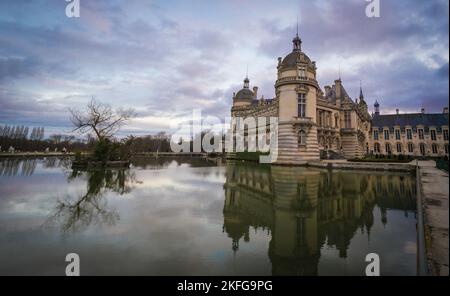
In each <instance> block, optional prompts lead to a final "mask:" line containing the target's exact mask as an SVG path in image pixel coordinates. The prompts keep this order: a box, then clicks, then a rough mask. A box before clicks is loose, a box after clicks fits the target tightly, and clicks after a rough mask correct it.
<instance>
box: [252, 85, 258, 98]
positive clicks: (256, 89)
mask: <svg viewBox="0 0 450 296" xmlns="http://www.w3.org/2000/svg"><path fill="white" fill-rule="evenodd" d="M253 94H254V96H255V99H257V98H258V87H257V86H254V87H253Z"/></svg>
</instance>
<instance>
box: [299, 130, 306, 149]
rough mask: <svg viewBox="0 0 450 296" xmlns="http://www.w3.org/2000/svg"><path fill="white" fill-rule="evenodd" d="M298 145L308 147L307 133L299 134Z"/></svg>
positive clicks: (301, 132)
mask: <svg viewBox="0 0 450 296" xmlns="http://www.w3.org/2000/svg"><path fill="white" fill-rule="evenodd" d="M298 144H299V145H302V146H303V145H306V133H305V131H303V130H301V131H300V132H299V133H298Z"/></svg>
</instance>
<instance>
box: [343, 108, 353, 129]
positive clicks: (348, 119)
mask: <svg viewBox="0 0 450 296" xmlns="http://www.w3.org/2000/svg"><path fill="white" fill-rule="evenodd" d="M344 123H345V128H351V127H352V113H351V111H344Z"/></svg>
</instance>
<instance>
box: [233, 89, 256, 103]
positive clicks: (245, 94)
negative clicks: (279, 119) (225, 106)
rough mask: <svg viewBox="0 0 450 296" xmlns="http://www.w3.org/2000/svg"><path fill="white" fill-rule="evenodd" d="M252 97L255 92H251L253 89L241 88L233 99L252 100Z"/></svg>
mask: <svg viewBox="0 0 450 296" xmlns="http://www.w3.org/2000/svg"><path fill="white" fill-rule="evenodd" d="M254 97H255V94H254V93H253V91H251V90H250V89H248V88H243V89H241V90H240V91H238V92H237V94H236V96H235V97H234V99H235V100H253V98H254Z"/></svg>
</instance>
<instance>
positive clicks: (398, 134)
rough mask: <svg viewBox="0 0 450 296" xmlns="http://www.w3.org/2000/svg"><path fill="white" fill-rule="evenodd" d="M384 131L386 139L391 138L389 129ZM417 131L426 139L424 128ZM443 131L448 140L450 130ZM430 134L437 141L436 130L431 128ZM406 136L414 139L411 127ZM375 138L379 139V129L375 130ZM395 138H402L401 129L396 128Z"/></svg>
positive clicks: (420, 137) (445, 138) (420, 138)
mask: <svg viewBox="0 0 450 296" xmlns="http://www.w3.org/2000/svg"><path fill="white" fill-rule="evenodd" d="M383 132H384V134H383V135H384V139H385V140H389V130H384V131H383ZM417 132H418V134H419V140H423V139H425V137H424V133H423V129H418V130H417ZM443 133H444V141H448V130H444V131H443ZM430 135H431V140H432V141H436V130H431V131H430ZM406 138H407V139H408V140H412V130H411V129H407V130H406ZM373 139H374V140H378V139H379V135H378V131H374V132H373ZM395 139H396V140H400V130H399V129H396V130H395Z"/></svg>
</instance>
